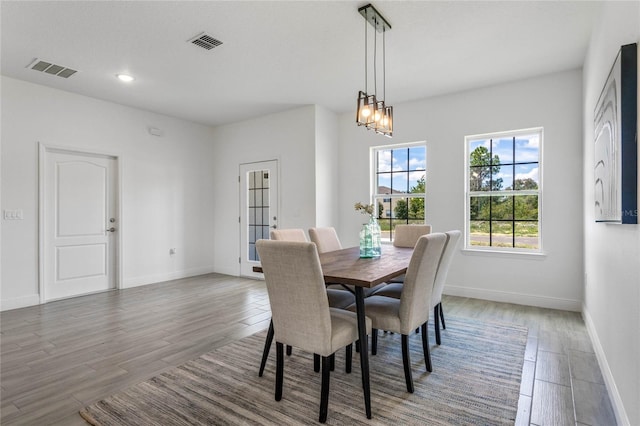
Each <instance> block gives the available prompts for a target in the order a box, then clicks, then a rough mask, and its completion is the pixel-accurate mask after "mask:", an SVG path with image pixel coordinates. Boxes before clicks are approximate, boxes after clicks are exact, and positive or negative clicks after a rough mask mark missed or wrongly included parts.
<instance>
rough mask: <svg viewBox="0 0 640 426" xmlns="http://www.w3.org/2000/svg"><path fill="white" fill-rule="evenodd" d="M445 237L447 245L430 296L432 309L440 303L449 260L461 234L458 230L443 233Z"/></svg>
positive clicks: (449, 264)
mask: <svg viewBox="0 0 640 426" xmlns="http://www.w3.org/2000/svg"><path fill="white" fill-rule="evenodd" d="M445 234H446V235H447V243H446V244H445V246H444V252H443V253H442V258H441V259H440V265H439V266H438V272H436V280H435V282H434V284H433V294H432V295H431V307H432V308H433V307H434V306H436V305H437V304H438V303H440V302H442V291H443V290H444V284H445V281H447V275H448V274H449V266H451V260H452V259H453V254H454V253H455V251H456V247H457V246H458V241H460V236H461V235H462V233H461V232H460V231H458V230H455V231H448V232H445Z"/></svg>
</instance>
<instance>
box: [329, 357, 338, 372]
mask: <svg viewBox="0 0 640 426" xmlns="http://www.w3.org/2000/svg"><path fill="white" fill-rule="evenodd" d="M329 369H330V370H331V371H333V370H335V369H336V354H335V353H333V354H331V355H329Z"/></svg>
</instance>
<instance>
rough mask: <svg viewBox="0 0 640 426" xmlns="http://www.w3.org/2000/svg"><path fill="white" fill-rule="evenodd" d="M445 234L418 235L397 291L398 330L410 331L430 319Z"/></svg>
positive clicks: (445, 239) (404, 332)
mask: <svg viewBox="0 0 640 426" xmlns="http://www.w3.org/2000/svg"><path fill="white" fill-rule="evenodd" d="M446 241H447V236H446V235H445V234H443V233H434V234H428V235H423V236H422V237H420V238H419V239H418V242H417V243H416V246H415V248H414V250H413V255H412V256H411V261H410V262H409V267H408V268H407V273H406V275H405V279H404V286H403V289H402V293H401V295H400V333H402V334H409V333H410V332H411V331H412V330H414V329H415V328H416V327H418V326H420V325H422V324H424V323H425V322H427V321H428V320H429V313H430V312H431V294H432V291H433V284H434V282H435V279H436V272H437V270H438V264H439V263H440V258H441V257H442V252H443V250H444V245H445V243H446Z"/></svg>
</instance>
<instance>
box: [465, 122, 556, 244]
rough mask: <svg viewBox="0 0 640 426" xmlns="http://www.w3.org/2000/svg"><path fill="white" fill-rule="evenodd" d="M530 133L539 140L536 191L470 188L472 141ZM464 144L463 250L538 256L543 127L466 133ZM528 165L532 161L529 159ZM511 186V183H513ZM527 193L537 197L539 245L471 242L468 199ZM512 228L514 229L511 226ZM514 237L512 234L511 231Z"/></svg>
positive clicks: (541, 198)
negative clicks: (479, 243)
mask: <svg viewBox="0 0 640 426" xmlns="http://www.w3.org/2000/svg"><path fill="white" fill-rule="evenodd" d="M532 134H537V135H538V136H539V143H538V161H537V165H538V189H537V190H532V189H529V190H509V191H507V190H501V191H494V190H491V189H490V190H485V191H471V188H470V177H471V176H470V172H471V164H470V155H471V150H470V145H471V143H472V142H474V141H478V140H482V139H485V140H495V139H504V138H517V137H518V136H525V135H527V136H529V135H532ZM464 143H465V148H464V152H465V160H464V162H465V168H464V170H465V172H464V173H465V177H464V178H465V179H464V182H465V191H464V193H465V196H464V223H465V232H464V234H465V235H464V242H465V244H464V250H465V251H469V252H484V253H512V254H524V255H541V254H544V251H543V247H544V246H543V225H544V221H543V215H542V211H543V209H542V206H543V194H544V190H543V145H544V128H543V127H541V126H540V127H532V128H527V129H518V130H509V131H502V132H491V133H483V134H476V135H468V136H465V138H464ZM513 155H514V158H515V157H516V155H517V154H516V151H515V146H514V154H513ZM528 163H529V164H530V163H531V162H528ZM518 164H519V162H518V161H513V162H510V163H509V164H508V165H509V166H514V167H515V166H516V165H518ZM515 180H516V179H515V175H514V176H513V181H515ZM512 185H513V183H512ZM526 195H536V196H537V197H538V219H537V222H538V247H537V248H535V249H532V248H523V247H498V246H479V245H471V199H472V197H478V196H480V197H488V198H490V199H491V197H495V196H526ZM514 200H515V199H514ZM489 221H490V222H491V221H493V218H489ZM511 222H512V223H514V224H515V222H518V220H517V219H516V218H515V217H513V218H512V219H511ZM514 231H515V229H514ZM514 240H515V233H514Z"/></svg>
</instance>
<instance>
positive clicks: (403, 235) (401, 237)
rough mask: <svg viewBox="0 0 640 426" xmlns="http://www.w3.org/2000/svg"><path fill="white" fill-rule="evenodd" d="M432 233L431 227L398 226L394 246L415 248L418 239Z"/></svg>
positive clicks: (395, 230) (395, 231)
mask: <svg viewBox="0 0 640 426" xmlns="http://www.w3.org/2000/svg"><path fill="white" fill-rule="evenodd" d="M430 233H431V225H396V227H395V229H394V236H393V245H394V246H396V247H411V248H413V247H415V246H416V243H417V242H418V238H420V237H422V236H423V235H427V234H430Z"/></svg>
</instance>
